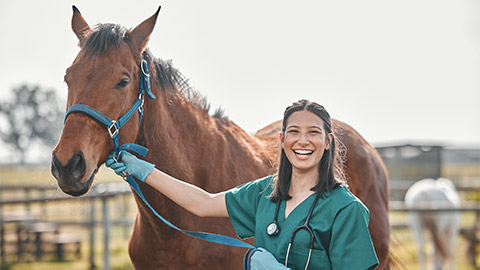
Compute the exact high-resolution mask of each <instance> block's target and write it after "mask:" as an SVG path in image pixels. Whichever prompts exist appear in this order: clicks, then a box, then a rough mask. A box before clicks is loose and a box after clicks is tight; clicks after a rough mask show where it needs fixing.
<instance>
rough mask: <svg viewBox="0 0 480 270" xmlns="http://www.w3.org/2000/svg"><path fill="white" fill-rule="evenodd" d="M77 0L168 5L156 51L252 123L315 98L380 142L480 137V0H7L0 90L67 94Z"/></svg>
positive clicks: (148, 9) (139, 15)
mask: <svg viewBox="0 0 480 270" xmlns="http://www.w3.org/2000/svg"><path fill="white" fill-rule="evenodd" d="M72 5H75V6H76V7H77V8H78V9H79V10H80V12H81V13H82V15H83V17H84V18H85V20H86V21H87V22H88V23H89V24H90V26H94V25H96V24H98V23H118V24H122V25H124V26H126V27H127V28H134V27H135V26H137V25H138V24H139V23H141V22H142V21H143V20H144V19H146V18H148V17H150V16H151V15H153V14H154V13H155V11H156V10H157V8H158V6H162V9H161V12H160V15H159V18H158V21H157V24H156V26H155V29H154V31H153V33H152V35H151V40H150V42H149V45H148V47H149V49H150V50H151V52H152V53H153V55H154V56H156V57H159V58H162V59H164V60H166V59H172V61H173V64H174V66H175V67H176V68H178V69H179V70H180V71H181V72H182V73H183V74H184V75H185V76H186V77H187V78H189V79H190V83H191V84H192V85H193V86H194V88H195V89H197V90H198V91H199V92H200V93H201V94H203V95H205V96H206V97H207V99H208V101H209V102H210V103H211V105H212V107H213V108H217V107H222V108H223V109H224V110H225V114H226V115H227V116H228V117H229V118H230V119H231V120H232V121H233V122H235V123H236V124H237V125H239V126H240V127H242V128H243V129H244V130H246V131H247V132H249V133H254V132H255V131H256V130H258V129H260V128H262V127H264V126H266V125H268V124H269V123H271V122H274V121H276V120H280V119H281V118H282V115H283V111H284V109H285V108H286V107H287V106H288V105H290V104H291V103H292V102H293V101H297V100H299V99H305V98H306V99H309V100H312V101H316V102H318V103H320V104H322V105H324V106H325V107H326V108H327V110H328V111H329V112H330V114H331V116H332V117H333V118H335V119H338V120H341V121H343V122H346V123H348V124H350V125H351V126H353V127H354V128H355V129H356V130H357V131H359V132H360V134H362V136H363V137H364V138H365V139H366V140H367V141H369V142H370V143H372V144H373V145H376V146H378V145H388V144H396V143H426V144H442V145H446V146H460V147H462V146H467V147H469V146H474V147H479V146H480V80H479V76H478V74H480V72H479V71H480V16H479V11H480V2H478V1H475V0H458V1H445V0H423V1H417V0H404V1H390V0H377V1H373V0H372V1H355V0H351V1H324V0H311V1H307V0H297V1H284V0H275V1H273V0H263V1H259V0H242V1H219V0H203V1H193V0H188V1H187V0H165V1H147V0H135V1H124V0H115V1H113V0H106V1H86V0H85V1H82V0H78V1H65V0H51V1H34V0H30V1H27V0H1V1H0V76H1V78H0V100H5V99H8V98H9V95H8V92H9V90H10V89H11V88H13V87H15V86H19V85H20V84H22V83H28V84H32V85H35V84H37V85H40V86H42V87H45V88H53V89H56V90H57V91H58V93H59V94H60V96H61V97H63V98H66V91H67V87H66V85H65V84H64V82H63V76H64V74H65V69H66V68H67V67H68V66H69V65H70V64H71V63H72V61H73V59H74V58H75V56H76V54H77V53H78V51H79V48H78V47H77V39H76V36H75V35H74V33H73V32H72V30H71V26H70V20H71V16H72V7H71V6H72ZM212 111H213V110H212Z"/></svg>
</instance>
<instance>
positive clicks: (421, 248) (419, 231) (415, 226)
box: [410, 212, 427, 270]
mask: <svg viewBox="0 0 480 270" xmlns="http://www.w3.org/2000/svg"><path fill="white" fill-rule="evenodd" d="M410 226H411V228H412V232H413V237H414V238H415V241H416V242H417V246H418V262H419V266H420V269H422V270H426V269H427V265H426V256H425V243H424V239H423V226H422V223H421V219H420V214H419V213H418V212H413V213H410Z"/></svg>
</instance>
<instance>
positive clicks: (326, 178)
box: [107, 100, 379, 270]
mask: <svg viewBox="0 0 480 270" xmlns="http://www.w3.org/2000/svg"><path fill="white" fill-rule="evenodd" d="M283 123H284V126H283V128H282V130H283V132H282V134H281V137H280V139H281V153H282V154H281V157H280V168H279V174H278V175H274V176H268V177H264V178H261V179H259V180H255V181H252V182H249V183H246V184H244V185H241V186H238V187H236V188H233V189H230V190H228V191H223V192H218V193H209V192H207V191H205V190H203V189H201V188H199V187H197V186H194V185H192V184H189V183H186V182H183V181H181V180H179V179H176V178H174V177H172V176H170V175H168V174H166V173H164V172H162V171H160V170H157V169H155V166H154V165H153V164H151V163H148V162H146V161H143V160H139V159H137V158H136V157H135V156H133V155H131V154H129V153H128V152H121V155H120V162H119V161H117V160H116V159H114V158H113V157H110V158H109V159H108V160H107V166H109V167H111V168H112V169H114V170H115V172H116V173H117V174H118V175H123V174H124V173H125V172H128V173H129V174H131V175H133V176H134V177H136V178H138V179H139V180H140V181H142V182H144V183H147V184H148V185H150V186H151V187H153V188H155V189H156V190H158V191H159V192H161V193H162V194H164V195H165V196H167V197H168V198H170V199H171V200H172V201H174V202H175V203H177V204H178V205H180V206H182V207H183V208H185V209H186V210H188V211H189V212H191V213H193V214H195V215H197V216H200V217H228V218H230V221H231V222H232V224H233V227H234V228H235V231H236V233H237V235H238V236H239V237H241V238H247V237H255V246H256V247H258V248H259V250H257V251H254V253H253V255H252V256H251V266H252V269H257V270H261V269H264V270H268V269H287V268H291V269H308V268H309V267H310V269H346V268H348V269H374V268H376V267H377V266H378V264H379V262H378V259H377V256H376V253H375V249H374V247H373V243H372V240H371V237H370V233H369V231H368V224H369V211H368V209H367V208H366V207H365V206H364V204H363V203H362V202H361V201H360V200H359V199H358V198H356V197H355V196H354V195H353V194H352V193H350V191H348V189H347V188H346V184H345V182H344V181H343V179H336V178H335V175H334V161H335V138H334V136H333V133H332V123H331V120H330V115H329V114H328V113H327V111H326V110H325V108H324V107H323V106H320V105H319V104H317V103H314V102H309V101H308V100H301V101H299V102H296V103H294V104H293V105H292V106H290V107H288V108H287V109H286V111H285V114H284V120H283ZM272 187H273V188H272ZM312 195H314V196H312ZM312 200H313V202H312ZM282 205H283V206H282ZM305 205H310V208H308V207H307V206H305ZM281 206H282V208H280V207H281ZM308 209H310V210H308ZM280 210H281V211H280ZM294 210H296V212H295V215H294V213H293V212H294ZM273 213H275V216H274V217H272V214H273ZM279 214H281V218H280V219H279V218H278V215H279ZM290 214H292V217H291V218H289V217H290V216H291V215H290ZM283 217H284V218H283ZM271 220H274V222H272V223H270V224H269V223H268V222H270V221H271ZM280 227H282V228H283V229H282V230H280ZM302 230H304V231H307V232H308V233H309V235H310V237H305V234H304V231H302ZM297 232H298V234H297ZM309 243H310V244H309ZM304 247H306V249H305V248H304ZM327 251H328V252H327ZM312 254H313V257H312ZM289 258H290V260H289ZM279 262H282V263H279Z"/></svg>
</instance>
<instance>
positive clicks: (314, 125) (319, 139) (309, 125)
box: [281, 110, 330, 170]
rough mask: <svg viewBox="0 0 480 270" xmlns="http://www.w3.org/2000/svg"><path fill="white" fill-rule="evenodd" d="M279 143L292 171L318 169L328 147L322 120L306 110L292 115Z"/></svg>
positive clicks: (328, 141) (327, 138)
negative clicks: (290, 164)
mask: <svg viewBox="0 0 480 270" xmlns="http://www.w3.org/2000/svg"><path fill="white" fill-rule="evenodd" d="M281 141H282V148H283V150H284V151H285V154H286V155H287V158H288V160H289V161H290V163H292V166H293V169H294V170H311V169H315V170H316V169H318V166H319V163H320V160H321V159H322V156H323V152H324V151H325V150H326V149H328V147H329V146H330V137H329V135H328V134H327V133H326V132H325V128H324V123H323V120H322V119H321V118H320V117H318V116H317V115H316V114H314V113H312V112H310V111H308V110H303V111H297V112H294V113H292V115H291V116H290V117H289V118H288V121H287V125H286V128H285V132H284V133H283V135H282V137H281Z"/></svg>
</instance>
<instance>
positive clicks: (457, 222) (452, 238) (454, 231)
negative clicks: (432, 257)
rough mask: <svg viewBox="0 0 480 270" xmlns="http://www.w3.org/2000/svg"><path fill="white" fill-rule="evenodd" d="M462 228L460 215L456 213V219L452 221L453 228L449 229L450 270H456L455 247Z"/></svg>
mask: <svg viewBox="0 0 480 270" xmlns="http://www.w3.org/2000/svg"><path fill="white" fill-rule="evenodd" d="M459 227H460V213H455V216H454V218H452V220H451V226H450V228H449V232H448V233H449V234H448V235H449V237H450V239H449V240H450V241H449V247H448V258H449V263H450V270H454V269H455V245H456V243H457V237H458V232H459Z"/></svg>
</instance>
